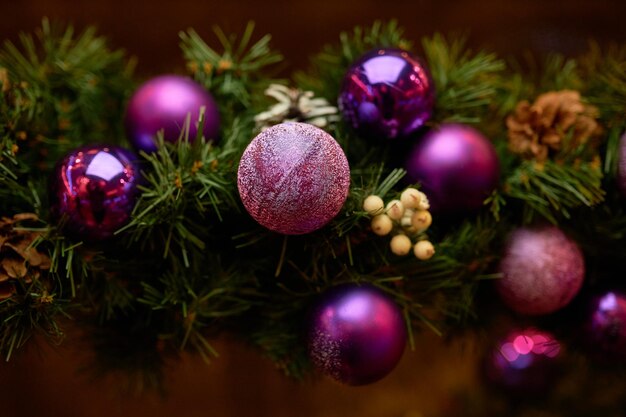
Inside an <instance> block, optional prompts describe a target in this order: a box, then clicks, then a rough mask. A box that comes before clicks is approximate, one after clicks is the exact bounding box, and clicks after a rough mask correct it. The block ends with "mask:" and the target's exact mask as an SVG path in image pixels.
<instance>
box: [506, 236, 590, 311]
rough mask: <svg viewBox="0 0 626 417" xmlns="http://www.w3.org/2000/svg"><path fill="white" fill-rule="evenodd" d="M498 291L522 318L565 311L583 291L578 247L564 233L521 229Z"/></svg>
mask: <svg viewBox="0 0 626 417" xmlns="http://www.w3.org/2000/svg"><path fill="white" fill-rule="evenodd" d="M500 271H501V272H502V274H503V276H502V279H499V280H497V281H496V288H497V290H498V292H499V293H500V295H501V296H502V299H503V300H504V302H505V303H506V304H507V305H508V306H509V307H510V308H511V309H513V310H515V311H517V312H518V313H521V314H528V315H540V314H548V313H552V312H554V311H557V310H559V309H560V308H563V307H565V306H566V305H567V304H568V303H569V302H570V301H571V300H572V298H574V296H575V295H576V294H577V293H578V291H579V290H580V287H581V285H582V283H583V278H584V276H585V262H584V259H583V255H582V252H581V251H580V249H579V248H578V246H577V245H576V243H575V242H574V241H573V240H571V239H570V238H568V237H567V236H566V235H565V234H564V233H563V232H562V231H561V230H560V229H558V228H556V227H554V226H550V227H543V228H539V229H531V228H521V229H517V230H516V231H515V232H513V234H512V235H511V237H510V238H509V241H508V244H507V247H506V249H505V254H504V257H503V258H502V261H501V263H500Z"/></svg>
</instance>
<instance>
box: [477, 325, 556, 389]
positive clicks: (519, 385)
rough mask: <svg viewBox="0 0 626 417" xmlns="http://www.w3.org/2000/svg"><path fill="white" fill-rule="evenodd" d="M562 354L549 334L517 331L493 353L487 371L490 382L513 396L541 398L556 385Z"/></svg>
mask: <svg viewBox="0 0 626 417" xmlns="http://www.w3.org/2000/svg"><path fill="white" fill-rule="evenodd" d="M561 351H562V348H561V344H560V343H559V341H558V340H557V339H556V338H555V337H554V336H553V335H552V334H550V333H548V332H545V331H540V330H537V329H533V328H528V329H516V330H513V331H511V332H510V333H509V334H508V335H507V336H506V337H505V338H504V339H502V340H500V341H499V342H498V343H497V344H496V346H495V347H494V348H493V349H492V350H491V351H490V352H489V354H488V355H487V357H486V358H485V363H484V370H485V373H486V376H487V379H488V381H489V382H491V383H492V384H493V385H495V386H496V387H498V388H500V389H503V390H505V391H506V392H507V393H509V394H513V395H525V394H535V395H536V394H541V393H542V392H547V391H549V388H550V387H551V386H552V385H553V384H555V383H556V377H557V376H558V371H559V365H560V363H559V362H560V357H561Z"/></svg>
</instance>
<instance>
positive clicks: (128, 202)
mask: <svg viewBox="0 0 626 417" xmlns="http://www.w3.org/2000/svg"><path fill="white" fill-rule="evenodd" d="M136 162H137V156H136V155H135V154H134V153H133V152H131V151H129V150H127V149H124V148H120V147H118V146H107V145H89V146H85V147H82V148H78V149H75V150H73V151H71V152H69V153H68V154H67V155H65V157H63V158H62V159H61V160H60V161H59V162H58V163H57V165H56V167H55V169H54V171H53V173H52V177H51V181H50V199H51V213H52V215H53V217H54V218H55V219H56V220H57V221H59V220H62V219H63V220H64V222H63V225H64V232H65V233H66V234H67V235H69V236H70V237H72V238H75V239H80V240H85V241H92V242H93V241H101V240H104V239H107V238H110V237H112V236H113V233H114V232H115V231H116V230H117V229H119V228H120V227H122V226H124V225H125V224H127V223H128V222H129V220H130V214H131V212H132V211H133V208H134V207H135V203H136V201H137V196H138V191H137V183H138V181H139V175H140V174H139V169H138V167H137V166H136Z"/></svg>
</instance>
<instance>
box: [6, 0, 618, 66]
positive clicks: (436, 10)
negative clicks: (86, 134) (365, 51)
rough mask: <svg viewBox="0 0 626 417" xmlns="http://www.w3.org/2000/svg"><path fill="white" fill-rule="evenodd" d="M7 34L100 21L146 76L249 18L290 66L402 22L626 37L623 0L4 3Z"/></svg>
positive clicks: (520, 39)
mask: <svg viewBox="0 0 626 417" xmlns="http://www.w3.org/2000/svg"><path fill="white" fill-rule="evenodd" d="M0 5H1V6H0V16H2V17H1V22H0V37H1V38H3V39H5V38H10V39H15V38H16V37H17V34H18V33H19V32H20V31H24V30H28V31H30V30H32V29H33V28H35V27H36V26H37V25H38V24H39V23H40V21H41V18H42V17H43V16H48V17H49V18H51V19H60V20H62V21H65V22H72V23H74V24H75V25H76V26H78V27H84V26H86V25H90V24H95V25H97V26H98V28H99V29H100V32H101V33H103V34H105V35H107V36H109V37H110V39H111V40H112V43H113V45H114V46H116V47H123V48H125V49H126V50H127V51H128V52H130V53H131V54H133V55H135V56H137V57H138V58H139V67H138V69H139V71H140V73H142V74H155V73H160V72H169V71H172V70H173V69H176V68H179V67H180V66H181V65H182V59H181V57H180V53H179V49H178V32H179V31H180V30H184V29H187V28H189V27H193V28H194V29H196V30H197V31H198V32H199V33H200V34H201V35H203V36H204V37H205V39H206V40H207V41H209V43H211V42H212V43H213V44H215V39H214V38H213V37H212V33H211V27H212V26H213V25H215V24H219V25H220V26H222V27H223V28H224V29H225V30H226V32H230V31H232V32H239V31H241V30H242V28H243V27H244V25H245V23H246V22H247V21H248V20H254V21H255V22H256V23H257V33H258V34H265V33H271V34H272V35H273V45H274V46H275V47H276V48H278V49H279V50H280V51H282V52H283V53H284V55H285V56H286V57H287V59H288V61H289V63H290V64H291V65H292V67H300V68H301V67H303V66H305V64H306V62H307V57H308V56H309V55H310V54H312V53H314V52H316V51H317V50H318V49H319V48H320V46H321V45H323V44H325V43H327V42H333V41H335V40H336V39H337V35H338V34H339V32H340V31H342V30H349V29H351V28H352V27H353V26H355V25H357V24H365V25H368V24H370V23H372V22H373V21H374V20H376V19H391V18H397V19H398V20H399V21H400V23H401V24H402V25H403V26H404V27H405V28H406V31H407V32H406V33H407V35H408V37H409V38H412V39H416V40H417V39H419V37H420V36H423V35H429V34H432V33H433V32H435V31H441V32H444V33H449V32H466V33H469V34H470V35H471V37H470V39H471V42H472V44H473V45H476V46H487V47H489V48H491V49H493V50H495V51H496V52H500V53H507V54H508V53H511V54H520V53H522V52H523V51H525V50H530V51H533V52H541V51H551V50H559V51H562V52H564V53H567V54H575V53H578V52H580V51H582V50H584V49H585V47H586V45H587V41H588V40H589V39H591V38H593V39H596V40H597V41H599V42H601V43H605V42H609V41H621V42H623V41H626V29H625V27H624V23H623V17H624V15H626V2H625V1H623V0H569V1H560V0H506V1H503V0H391V1H390V0H387V1H376V0H316V1H301V0H298V1H295V0H222V1H217V0H204V1H202V0H175V1H174V0H151V1H148V0H134V1H129V0H82V1H81V0H0Z"/></svg>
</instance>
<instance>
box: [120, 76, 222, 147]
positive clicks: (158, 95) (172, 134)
mask: <svg viewBox="0 0 626 417" xmlns="http://www.w3.org/2000/svg"><path fill="white" fill-rule="evenodd" d="M203 107H204V109H205V112H204V117H205V119H204V129H203V131H202V133H203V135H204V137H205V138H206V139H207V140H215V139H216V138H217V134H218V131H219V123H220V115H219V112H218V108H217V105H216V104H215V101H214V100H213V97H211V94H209V92H208V91H206V90H205V89H204V87H202V86H201V85H200V84H198V83H196V82H195V81H193V80H191V79H189V78H187V77H181V76H178V75H162V76H159V77H156V78H153V79H151V80H149V81H147V82H146V83H145V84H143V85H142V86H141V87H139V89H137V91H135V93H134V94H133V96H132V97H131V99H130V101H129V102H128V107H127V109H126V120H125V122H126V132H127V134H128V137H129V138H130V141H131V142H132V144H133V146H134V147H135V149H137V150H138V151H144V152H154V151H156V149H157V145H156V141H155V136H156V133H157V132H158V131H159V130H161V129H162V130H163V137H164V139H165V140H166V141H168V142H176V141H177V140H178V139H179V138H180V133H181V130H182V128H183V126H184V125H185V123H186V122H187V118H189V121H190V125H189V140H190V141H192V140H194V139H195V138H196V135H197V133H198V120H199V118H200V109H201V108H203Z"/></svg>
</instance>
